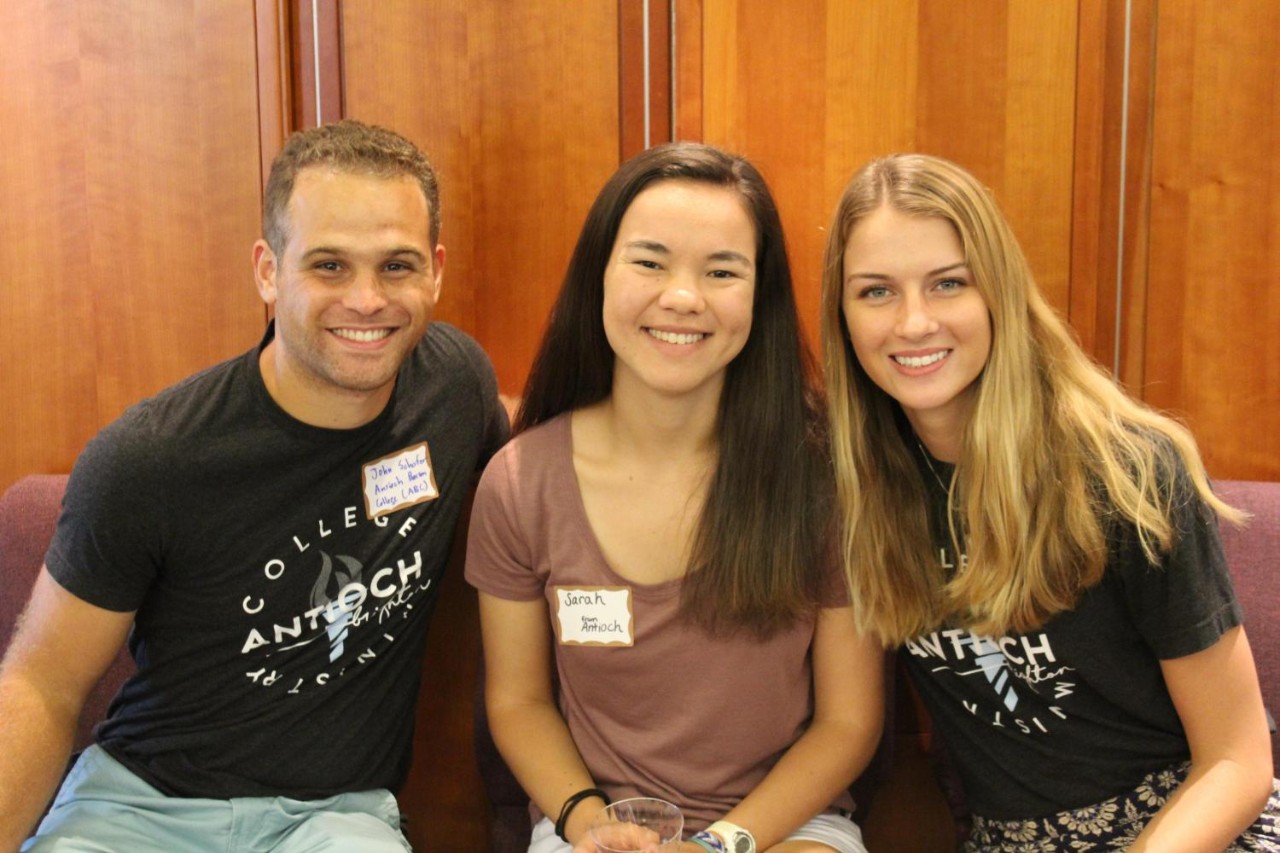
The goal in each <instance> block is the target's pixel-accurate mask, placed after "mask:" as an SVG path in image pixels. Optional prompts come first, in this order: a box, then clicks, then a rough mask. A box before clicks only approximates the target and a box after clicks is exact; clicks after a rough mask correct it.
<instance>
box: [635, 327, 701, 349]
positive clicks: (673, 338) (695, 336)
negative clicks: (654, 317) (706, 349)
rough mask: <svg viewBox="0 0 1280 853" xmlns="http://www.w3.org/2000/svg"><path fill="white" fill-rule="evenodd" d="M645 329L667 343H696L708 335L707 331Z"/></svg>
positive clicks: (684, 344)
mask: <svg viewBox="0 0 1280 853" xmlns="http://www.w3.org/2000/svg"><path fill="white" fill-rule="evenodd" d="M645 331H646V332H647V333H649V335H651V336H652V337H655V338H657V339H658V340H660V341H662V342H663V343H665V344H680V345H681V346H688V345H689V344H696V343H697V342H698V341H700V340H702V339H703V338H705V337H706V336H707V335H706V333H705V332H663V331H659V330H658V329H645Z"/></svg>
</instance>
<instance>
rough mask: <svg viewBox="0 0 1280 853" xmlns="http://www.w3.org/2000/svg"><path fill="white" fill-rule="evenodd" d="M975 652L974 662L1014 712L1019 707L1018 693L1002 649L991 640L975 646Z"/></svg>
mask: <svg viewBox="0 0 1280 853" xmlns="http://www.w3.org/2000/svg"><path fill="white" fill-rule="evenodd" d="M974 652H975V654H976V656H975V658H974V662H975V663H976V664H978V668H979V669H980V671H981V672H982V674H983V675H985V676H986V677H987V681H989V682H990V683H991V687H992V689H994V690H995V691H996V694H997V695H998V696H999V697H1000V698H1001V700H1002V701H1003V702H1004V706H1005V707H1006V708H1008V709H1009V710H1010V711H1013V710H1014V709H1015V708H1017V707H1018V691H1016V690H1014V689H1013V684H1012V683H1011V682H1012V681H1013V679H1011V678H1010V677H1009V672H1010V670H1009V661H1008V659H1007V658H1005V656H1004V655H1003V654H1002V653H1001V652H1000V647H999V646H997V645H996V644H995V643H992V642H990V641H989V640H985V641H980V644H975V646H974Z"/></svg>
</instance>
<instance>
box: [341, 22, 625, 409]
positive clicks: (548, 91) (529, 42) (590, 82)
mask: <svg viewBox="0 0 1280 853" xmlns="http://www.w3.org/2000/svg"><path fill="white" fill-rule="evenodd" d="M343 10H344V16H343V22H342V44H343V50H342V54H343V71H344V81H345V93H344V96H345V103H346V114H347V115H348V116H350V117H352V118H358V119H362V120H366V121H372V122H378V123H382V124H386V125H387V126H390V127H393V128H395V129H397V130H399V131H401V132H403V133H405V134H406V135H408V136H410V137H411V138H413V139H414V140H415V141H417V142H418V143H419V144H421V145H422V146H423V147H424V149H425V150H426V151H427V152H428V153H429V154H430V155H431V156H432V158H433V160H434V162H435V164H436V166H437V168H438V169H439V171H440V176H441V194H442V201H441V208H442V210H443V214H444V227H443V230H442V233H441V242H442V243H443V244H444V245H445V247H446V260H445V278H444V294H443V296H442V300H441V306H440V314H439V316H440V317H441V318H442V319H445V320H449V321H451V322H454V323H456V324H458V325H459V326H461V327H462V328H464V329H466V330H467V331H469V332H471V333H472V334H473V335H475V336H476V338H477V339H478V340H479V341H480V343H481V344H482V345H484V347H485V349H486V350H488V352H489V355H490V356H491V357H492V359H493V362H494V366H495V368H496V369H497V372H498V380H499V383H500V385H501V387H502V390H503V391H504V392H507V393H511V394H519V393H520V392H521V391H522V390H523V388H524V380H525V377H526V374H527V372H528V369H529V365H530V363H531V362H532V360H533V355H534V352H535V350H536V347H537V344H538V341H539V340H540V339H541V336H542V330H543V327H544V326H545V324H546V319H547V313H548V311H549V309H550V307H551V303H552V301H553V300H554V298H555V295H556V293H557V292H558V290H559V287H560V278H561V276H562V275H563V272H564V268H565V266H566V265H567V263H568V260H569V255H570V253H571V252H572V249H573V242H574V240H575V239H576V237H577V233H578V230H579V228H580V227H581V225H582V221H583V219H584V218H585V216H586V212H587V208H588V207H589V206H590V204H591V201H592V199H594V198H595V194H596V192H597V191H598V190H599V188H600V187H601V186H602V185H603V183H604V181H605V180H606V179H607V178H608V177H609V175H610V174H612V173H613V170H614V169H615V168H616V167H617V165H618V160H619V155H618V151H619V144H620V143H619V122H618V116H619V97H618V67H619V52H618V45H619V37H618V14H617V7H616V5H615V4H614V3H611V2H609V3H605V2H599V0H558V2H554V3H551V2H546V3H475V2H472V0H440V2H433V3H430V4H425V3H422V2H420V0H384V2H379V3H377V4H373V3H348V4H345V5H344V7H343Z"/></svg>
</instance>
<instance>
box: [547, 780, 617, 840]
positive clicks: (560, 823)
mask: <svg viewBox="0 0 1280 853" xmlns="http://www.w3.org/2000/svg"><path fill="white" fill-rule="evenodd" d="M588 797H599V798H600V799H602V800H604V804H605V805H606V806H607V805H609V804H610V803H612V802H613V800H611V799H609V795H608V794H606V793H605V792H604V791H601V790H600V789H599V788H583V789H582V790H581V791H579V792H578V793H576V794H574V795H573V796H572V797H570V798H569V799H567V800H565V801H564V805H563V806H561V807H560V816H559V817H558V818H556V835H557V836H559V837H560V840H561V841H563V842H564V843H565V844H568V843H569V839H567V838H565V837H564V825H565V823H567V822H568V820H569V815H570V813H571V812H573V808H574V806H576V805H577V804H578V803H580V802H582V801H583V800H585V799H587V798H588Z"/></svg>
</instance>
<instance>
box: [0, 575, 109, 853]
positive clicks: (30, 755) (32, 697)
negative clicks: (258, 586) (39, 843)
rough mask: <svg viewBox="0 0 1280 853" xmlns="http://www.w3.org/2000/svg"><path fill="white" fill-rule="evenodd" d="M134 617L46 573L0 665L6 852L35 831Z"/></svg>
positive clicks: (0, 782) (0, 829) (0, 788)
mask: <svg viewBox="0 0 1280 853" xmlns="http://www.w3.org/2000/svg"><path fill="white" fill-rule="evenodd" d="M132 624H133V613H117V612H114V611H111V610H104V609H102V608H100V607H95V606H94V605H92V604H89V603H88V602H86V601H83V600H82V599H79V598H77V597H76V596H74V595H72V594H71V593H69V592H67V591H66V590H65V589H63V588H62V587H61V586H59V585H58V583H57V581H55V580H54V579H53V578H52V577H51V576H50V575H49V570H48V568H47V567H41V569H40V574H39V576H38V577H37V578H36V583H35V587H34V589H33V590H32V592H31V600H30V601H29V602H28V603H27V608H26V610H25V612H24V613H23V615H22V618H21V620H20V621H19V622H18V627H17V629H16V630H15V632H14V636H13V640H12V642H11V643H10V644H9V650H8V652H7V653H6V654H5V658H4V662H3V664H0V815H2V816H3V818H0V850H16V849H17V848H18V845H19V844H21V843H22V841H23V839H25V838H26V837H27V835H28V834H29V833H30V831H31V829H32V828H34V825H35V822H36V820H37V819H38V818H39V817H40V814H41V812H42V811H43V810H44V807H45V805H46V804H47V803H48V802H49V799H50V797H52V795H53V792H54V791H55V790H56V788H57V786H58V783H59V782H60V781H61V779H62V774H63V772H64V771H65V769H66V764H67V760H68V758H69V757H70V755H71V748H72V741H73V739H74V737H75V730H76V723H77V722H78V720H79V717H80V709H81V707H82V706H83V705H84V702H85V698H86V697H87V696H88V694H89V691H90V690H92V689H93V686H94V684H96V683H97V681H98V679H99V678H100V677H101V676H102V673H103V672H105V671H106V669H107V667H108V666H110V665H111V662H112V660H114V659H115V656H116V653H117V652H118V651H119V649H120V646H121V644H122V643H123V642H124V639H125V636H126V635H127V634H128V632H129V627H130V625H132Z"/></svg>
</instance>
